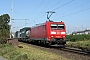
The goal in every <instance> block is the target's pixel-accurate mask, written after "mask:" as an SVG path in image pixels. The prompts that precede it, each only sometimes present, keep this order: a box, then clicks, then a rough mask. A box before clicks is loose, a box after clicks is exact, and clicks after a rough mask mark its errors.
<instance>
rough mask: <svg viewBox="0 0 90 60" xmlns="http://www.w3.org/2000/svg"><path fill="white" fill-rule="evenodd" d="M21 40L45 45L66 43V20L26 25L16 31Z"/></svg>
mask: <svg viewBox="0 0 90 60" xmlns="http://www.w3.org/2000/svg"><path fill="white" fill-rule="evenodd" d="M16 37H18V40H19V41H24V42H31V43H37V44H43V45H48V46H50V45H55V44H57V45H63V46H64V45H65V44H66V25H65V23H64V22H62V21H60V22H53V21H46V22H45V23H42V24H36V26H33V27H25V28H22V29H20V31H17V32H16Z"/></svg>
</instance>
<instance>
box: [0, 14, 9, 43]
mask: <svg viewBox="0 0 90 60" xmlns="http://www.w3.org/2000/svg"><path fill="white" fill-rule="evenodd" d="M9 22H10V16H9V15H8V14H3V15H0V43H1V44H3V43H6V42H7V38H9V36H10V25H9Z"/></svg>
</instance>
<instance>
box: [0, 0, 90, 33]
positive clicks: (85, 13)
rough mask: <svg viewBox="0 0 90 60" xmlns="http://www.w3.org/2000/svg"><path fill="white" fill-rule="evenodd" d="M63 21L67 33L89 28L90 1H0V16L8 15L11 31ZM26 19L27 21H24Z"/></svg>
mask: <svg viewBox="0 0 90 60" xmlns="http://www.w3.org/2000/svg"><path fill="white" fill-rule="evenodd" d="M48 11H53V12H56V13H53V14H52V16H51V17H50V19H51V20H53V21H57V22H60V21H63V22H65V24H66V29H67V33H71V32H73V31H80V30H85V29H86V28H90V0H0V15H3V14H9V15H10V17H11V18H12V19H15V20H11V21H10V24H11V25H12V31H13V32H15V31H17V30H19V29H21V28H23V27H32V26H35V24H39V23H44V22H45V21H46V20H47V13H46V12H48ZM25 19H27V20H25Z"/></svg>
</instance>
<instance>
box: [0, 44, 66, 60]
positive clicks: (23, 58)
mask: <svg viewBox="0 0 90 60" xmlns="http://www.w3.org/2000/svg"><path fill="white" fill-rule="evenodd" d="M19 46H22V47H23V48H19V47H13V46H12V45H11V44H4V45H1V44H0V56H3V57H5V58H7V59H8V60H67V59H66V58H64V57H62V56H59V55H56V54H53V53H51V52H47V51H43V50H40V49H37V48H33V47H31V46H27V45H24V44H20V43H19Z"/></svg>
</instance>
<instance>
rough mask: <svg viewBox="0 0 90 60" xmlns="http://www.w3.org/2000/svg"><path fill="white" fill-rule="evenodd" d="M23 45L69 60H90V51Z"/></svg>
mask: <svg viewBox="0 0 90 60" xmlns="http://www.w3.org/2000/svg"><path fill="white" fill-rule="evenodd" d="M21 43H22V42H21ZM23 44H26V45H28V46H32V47H34V48H38V49H40V50H45V51H49V52H52V53H55V54H58V55H61V56H64V57H66V58H68V59H71V60H90V57H89V56H90V51H83V50H82V49H78V48H70V47H65V48H59V46H58V47H54V46H52V47H51V48H47V47H43V46H38V45H33V44H28V43H23Z"/></svg>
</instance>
